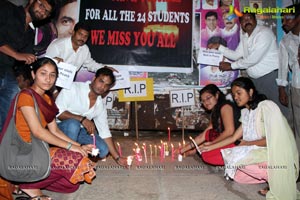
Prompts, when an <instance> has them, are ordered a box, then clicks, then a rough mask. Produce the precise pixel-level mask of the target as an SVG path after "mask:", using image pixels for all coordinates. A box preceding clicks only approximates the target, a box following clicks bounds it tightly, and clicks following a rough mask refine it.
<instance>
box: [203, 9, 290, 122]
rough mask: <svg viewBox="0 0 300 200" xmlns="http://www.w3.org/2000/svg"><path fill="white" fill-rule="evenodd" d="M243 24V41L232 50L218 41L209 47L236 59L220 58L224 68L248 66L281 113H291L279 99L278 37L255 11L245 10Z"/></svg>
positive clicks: (253, 78) (243, 67) (260, 87)
mask: <svg viewBox="0 0 300 200" xmlns="http://www.w3.org/2000/svg"><path fill="white" fill-rule="evenodd" d="M240 24H241V28H242V33H241V38H240V43H239V44H238V47H237V48H236V50H231V49H229V48H227V47H224V46H223V45H220V44H219V43H215V44H210V45H209V46H208V48H212V49H218V50H219V51H221V52H222V53H223V54H224V56H225V57H227V58H228V59H231V60H234V62H233V63H230V62H220V66H219V67H220V70H221V71H231V70H235V69H246V71H247V74H248V76H249V77H250V78H251V80H252V81H253V83H254V84H255V87H256V88H259V90H260V91H261V92H262V93H263V94H265V95H266V96H267V97H268V98H269V99H270V100H272V101H274V102H275V103H276V104H277V105H278V106H279V107H280V110H281V111H282V113H283V114H284V115H285V116H286V117H288V116H289V113H288V109H287V107H285V106H283V105H281V103H280V102H279V99H278V96H279V94H278V88H277V86H276V80H275V79H276V78H277V76H278V66H279V60H278V59H274V58H277V57H278V48H277V43H276V37H275V35H274V33H273V32H272V30H271V29H269V28H267V27H265V26H261V25H258V24H257V20H256V16H255V13H250V12H246V13H243V16H242V17H240Z"/></svg>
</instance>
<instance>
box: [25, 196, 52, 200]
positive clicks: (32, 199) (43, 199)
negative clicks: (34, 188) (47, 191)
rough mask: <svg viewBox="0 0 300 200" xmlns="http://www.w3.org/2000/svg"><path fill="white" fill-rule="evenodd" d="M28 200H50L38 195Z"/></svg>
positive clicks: (47, 197)
mask: <svg viewBox="0 0 300 200" xmlns="http://www.w3.org/2000/svg"><path fill="white" fill-rule="evenodd" d="M30 200H51V198H50V197H49V196H47V195H40V196H35V197H31V198H30Z"/></svg>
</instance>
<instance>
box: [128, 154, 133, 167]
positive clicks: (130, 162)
mask: <svg viewBox="0 0 300 200" xmlns="http://www.w3.org/2000/svg"><path fill="white" fill-rule="evenodd" d="M132 159H133V156H128V157H127V165H128V166H129V167H130V166H131V164H132Z"/></svg>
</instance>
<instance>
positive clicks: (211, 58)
mask: <svg viewBox="0 0 300 200" xmlns="http://www.w3.org/2000/svg"><path fill="white" fill-rule="evenodd" d="M222 60H223V54H222V53H221V52H220V51H217V50H214V49H205V48H200V51H199V54H198V60H197V63H200V64H206V65H212V66H219V63H220V62H221V61H222Z"/></svg>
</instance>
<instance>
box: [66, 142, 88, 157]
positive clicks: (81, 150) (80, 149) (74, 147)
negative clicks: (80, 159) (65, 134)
mask: <svg viewBox="0 0 300 200" xmlns="http://www.w3.org/2000/svg"><path fill="white" fill-rule="evenodd" d="M84 146H86V145H84ZM70 151H74V152H78V153H80V154H81V155H82V156H84V157H87V156H88V152H87V151H86V150H85V148H83V147H81V146H77V145H72V146H71V148H70Z"/></svg>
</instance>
